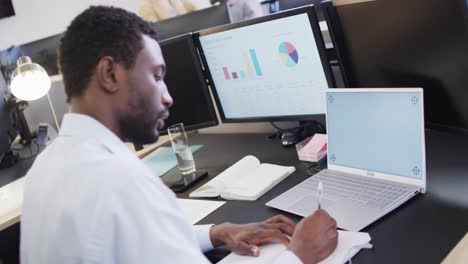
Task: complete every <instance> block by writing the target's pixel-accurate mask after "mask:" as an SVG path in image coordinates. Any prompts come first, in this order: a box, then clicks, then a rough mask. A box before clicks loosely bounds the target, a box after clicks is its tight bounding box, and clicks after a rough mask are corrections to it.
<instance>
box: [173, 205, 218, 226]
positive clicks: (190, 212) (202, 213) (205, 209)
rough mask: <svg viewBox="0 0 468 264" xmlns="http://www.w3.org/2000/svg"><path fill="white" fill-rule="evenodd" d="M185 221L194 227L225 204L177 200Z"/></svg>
mask: <svg viewBox="0 0 468 264" xmlns="http://www.w3.org/2000/svg"><path fill="white" fill-rule="evenodd" d="M177 202H178V203H179V206H180V208H181V209H182V212H183V213H184V215H185V217H186V218H187V221H188V222H189V223H190V224H192V225H194V224H196V223H197V222H198V221H200V220H202V219H203V218H205V217H206V216H207V215H209V214H211V213H212V212H213V211H215V210H216V209H218V208H219V207H221V205H223V204H225V203H226V202H218V201H204V200H192V199H177Z"/></svg>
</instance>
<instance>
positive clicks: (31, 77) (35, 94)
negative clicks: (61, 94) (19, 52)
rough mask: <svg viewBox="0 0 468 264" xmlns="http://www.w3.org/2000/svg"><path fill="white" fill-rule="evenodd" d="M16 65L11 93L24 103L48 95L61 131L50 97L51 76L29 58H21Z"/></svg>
mask: <svg viewBox="0 0 468 264" xmlns="http://www.w3.org/2000/svg"><path fill="white" fill-rule="evenodd" d="M16 64H17V67H16V69H15V70H14V71H13V74H12V76H11V93H12V94H13V95H14V96H15V97H16V98H18V99H20V100H24V101H33V100H37V99H39V98H41V97H42V96H44V95H47V99H48V101H49V106H50V110H51V112H52V115H53V117H54V121H55V125H56V126H57V129H59V128H60V126H59V124H58V121H57V116H56V114H55V109H54V106H53V105H52V101H51V99H50V95H49V90H50V86H51V82H50V78H49V75H47V72H46V71H45V70H44V68H42V66H41V65H39V64H37V63H33V62H32V61H31V58H30V57H28V56H22V57H19V58H18V60H17V61H16Z"/></svg>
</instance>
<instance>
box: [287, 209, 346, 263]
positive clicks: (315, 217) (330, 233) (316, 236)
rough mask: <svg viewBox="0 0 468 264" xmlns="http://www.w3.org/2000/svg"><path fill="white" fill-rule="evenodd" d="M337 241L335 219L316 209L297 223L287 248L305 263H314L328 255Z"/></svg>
mask: <svg viewBox="0 0 468 264" xmlns="http://www.w3.org/2000/svg"><path fill="white" fill-rule="evenodd" d="M337 243H338V232H337V231H336V221H335V220H334V219H333V218H331V217H330V216H329V215H328V213H327V212H325V211H323V210H318V211H316V212H315V213H314V214H312V215H310V216H308V217H305V218H304V219H302V221H300V222H299V224H297V226H296V229H295V231H294V234H293V236H292V238H291V241H290V243H289V249H290V250H291V251H292V252H293V253H294V254H296V255H297V256H298V257H299V259H301V261H302V262H304V263H305V264H315V263H318V262H320V261H321V260H323V259H325V258H326V257H328V256H329V255H330V254H331V253H332V252H333V251H334V250H335V248H336V245H337Z"/></svg>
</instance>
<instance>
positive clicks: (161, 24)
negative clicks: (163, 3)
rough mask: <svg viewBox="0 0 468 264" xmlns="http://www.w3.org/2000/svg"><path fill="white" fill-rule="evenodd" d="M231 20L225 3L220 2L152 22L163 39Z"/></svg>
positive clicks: (227, 22)
mask: <svg viewBox="0 0 468 264" xmlns="http://www.w3.org/2000/svg"><path fill="white" fill-rule="evenodd" d="M230 22H231V19H230V15H229V9H228V7H227V5H226V4H225V3H224V4H220V5H215V6H212V7H209V8H205V9H202V10H198V11H194V12H191V13H188V14H184V15H180V16H176V17H173V18H168V19H164V20H161V21H158V22H156V23H153V26H154V28H155V29H156V31H157V32H158V35H159V39H160V40H165V39H168V38H172V37H175V36H179V35H182V34H186V33H190V32H195V31H199V30H202V29H206V28H210V27H215V26H220V25H224V24H229V23H230Z"/></svg>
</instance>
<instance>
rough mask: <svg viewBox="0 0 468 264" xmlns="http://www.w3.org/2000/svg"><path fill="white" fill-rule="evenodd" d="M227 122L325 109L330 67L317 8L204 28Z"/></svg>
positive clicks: (295, 116) (294, 116)
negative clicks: (315, 11)
mask: <svg viewBox="0 0 468 264" xmlns="http://www.w3.org/2000/svg"><path fill="white" fill-rule="evenodd" d="M199 42H200V45H201V49H202V54H203V59H204V61H205V63H206V64H207V67H208V70H209V77H210V80H211V83H212V85H213V88H214V93H215V95H216V100H217V103H218V109H219V110H220V114H221V117H222V118H223V121H225V122H248V121H279V120H306V119H309V118H311V116H316V115H319V114H323V113H325V90H326V89H327V88H329V84H330V80H331V78H330V66H329V64H328V62H327V60H326V58H325V53H324V50H325V48H324V46H323V39H322V36H321V32H320V30H319V28H318V22H317V20H316V17H315V15H314V11H313V8H312V7H307V8H302V9H295V10H291V11H289V12H283V13H278V14H274V15H270V16H267V17H262V18H257V19H254V20H250V21H246V22H241V23H236V24H232V25H229V26H224V27H219V28H215V29H211V30H206V31H202V32H199Z"/></svg>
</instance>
